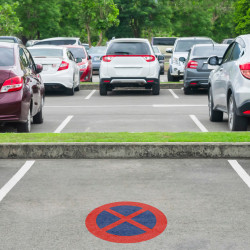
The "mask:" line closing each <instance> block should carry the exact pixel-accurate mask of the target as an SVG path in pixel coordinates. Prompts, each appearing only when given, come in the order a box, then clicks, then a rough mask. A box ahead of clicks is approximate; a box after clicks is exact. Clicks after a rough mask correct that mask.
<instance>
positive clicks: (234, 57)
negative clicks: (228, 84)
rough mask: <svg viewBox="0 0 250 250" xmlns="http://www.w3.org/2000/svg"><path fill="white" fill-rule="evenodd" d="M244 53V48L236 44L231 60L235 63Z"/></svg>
mask: <svg viewBox="0 0 250 250" xmlns="http://www.w3.org/2000/svg"><path fill="white" fill-rule="evenodd" d="M242 53H243V48H242V47H241V46H240V45H239V44H238V43H237V42H236V43H235V46H234V48H233V50H232V54H231V57H230V60H232V61H233V60H237V59H239V58H240V57H241V56H242Z"/></svg>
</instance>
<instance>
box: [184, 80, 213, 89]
mask: <svg viewBox="0 0 250 250" xmlns="http://www.w3.org/2000/svg"><path fill="white" fill-rule="evenodd" d="M184 86H185V87H192V88H208V78H193V79H185V81H184Z"/></svg>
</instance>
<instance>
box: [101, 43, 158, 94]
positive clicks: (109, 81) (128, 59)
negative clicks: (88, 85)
mask: <svg viewBox="0 0 250 250" xmlns="http://www.w3.org/2000/svg"><path fill="white" fill-rule="evenodd" d="M99 87H100V95H107V91H111V90H112V89H114V88H115V87H144V88H146V89H152V93H153V95H159V93H160V65H159V62H158V60H156V57H155V55H154V52H153V49H152V47H151V45H150V43H149V42H148V40H147V39H137V38H126V39H114V40H111V41H110V43H109V46H108V49H107V54H106V55H105V56H103V57H102V63H101V67H100V85H99Z"/></svg>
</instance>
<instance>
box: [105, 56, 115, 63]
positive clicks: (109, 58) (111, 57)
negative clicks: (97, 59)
mask: <svg viewBox="0 0 250 250" xmlns="http://www.w3.org/2000/svg"><path fill="white" fill-rule="evenodd" d="M114 57H115V56H103V57H102V60H103V61H104V62H111V61H112V59H113V58H114Z"/></svg>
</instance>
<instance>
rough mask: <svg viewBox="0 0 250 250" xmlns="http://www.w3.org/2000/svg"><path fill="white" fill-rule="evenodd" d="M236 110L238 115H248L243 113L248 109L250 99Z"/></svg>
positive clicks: (249, 108)
mask: <svg viewBox="0 0 250 250" xmlns="http://www.w3.org/2000/svg"><path fill="white" fill-rule="evenodd" d="M237 111H238V112H237V114H238V115H241V116H247V117H250V114H244V112H245V111H250V100H247V101H245V102H244V103H243V104H242V105H241V106H240V107H239V108H238V110H237Z"/></svg>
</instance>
